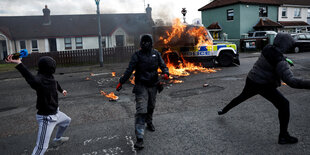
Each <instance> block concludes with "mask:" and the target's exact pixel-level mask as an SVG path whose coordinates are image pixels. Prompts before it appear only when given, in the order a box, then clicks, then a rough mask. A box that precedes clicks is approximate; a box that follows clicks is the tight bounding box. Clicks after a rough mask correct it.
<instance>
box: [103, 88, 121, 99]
mask: <svg viewBox="0 0 310 155" xmlns="http://www.w3.org/2000/svg"><path fill="white" fill-rule="evenodd" d="M100 94H101V95H102V96H103V95H104V96H105V97H107V98H109V99H110V100H111V101H116V100H118V96H116V95H115V94H114V93H113V92H111V93H110V94H107V93H105V92H104V91H102V90H100Z"/></svg>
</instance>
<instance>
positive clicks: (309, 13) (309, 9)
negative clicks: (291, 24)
mask: <svg viewBox="0 0 310 155" xmlns="http://www.w3.org/2000/svg"><path fill="white" fill-rule="evenodd" d="M307 17H308V18H310V8H308V14H307Z"/></svg>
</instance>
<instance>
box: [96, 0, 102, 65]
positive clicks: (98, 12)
mask: <svg viewBox="0 0 310 155" xmlns="http://www.w3.org/2000/svg"><path fill="white" fill-rule="evenodd" d="M95 2H96V5H97V18H98V45H99V63H100V67H103V52H102V37H101V26H100V11H99V3H100V0H95Z"/></svg>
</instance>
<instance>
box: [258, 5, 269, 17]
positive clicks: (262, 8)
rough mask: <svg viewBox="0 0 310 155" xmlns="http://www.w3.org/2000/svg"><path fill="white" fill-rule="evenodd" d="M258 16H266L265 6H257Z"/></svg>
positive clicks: (266, 9)
mask: <svg viewBox="0 0 310 155" xmlns="http://www.w3.org/2000/svg"><path fill="white" fill-rule="evenodd" d="M259 17H268V8H267V6H260V7H259Z"/></svg>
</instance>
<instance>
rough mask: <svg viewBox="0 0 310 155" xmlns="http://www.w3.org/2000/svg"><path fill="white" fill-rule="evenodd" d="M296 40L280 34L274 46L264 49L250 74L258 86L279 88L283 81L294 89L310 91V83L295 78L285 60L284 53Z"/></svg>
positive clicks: (285, 34) (250, 77)
mask: <svg viewBox="0 0 310 155" xmlns="http://www.w3.org/2000/svg"><path fill="white" fill-rule="evenodd" d="M294 43H295V41H294V39H293V38H292V37H291V35H289V34H287V33H278V34H277V36H276V38H275V40H274V43H273V45H267V46H265V47H264V49H263V51H262V54H261V55H260V57H259V58H258V60H257V61H256V63H255V64H254V66H253V68H252V69H251V70H250V72H249V74H248V78H249V79H251V80H252V81H253V82H256V83H258V84H264V85H270V86H274V87H278V86H280V85H281V80H282V81H284V82H285V83H286V84H288V85H289V86H290V87H293V88H301V89H303V88H305V89H310V81H309V80H302V79H298V78H295V77H294V75H293V73H292V71H291V70H290V68H289V67H290V66H289V64H288V63H287V62H286V60H285V56H284V55H283V53H284V52H286V51H288V50H290V49H291V48H292V47H293V46H294Z"/></svg>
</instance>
